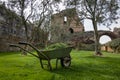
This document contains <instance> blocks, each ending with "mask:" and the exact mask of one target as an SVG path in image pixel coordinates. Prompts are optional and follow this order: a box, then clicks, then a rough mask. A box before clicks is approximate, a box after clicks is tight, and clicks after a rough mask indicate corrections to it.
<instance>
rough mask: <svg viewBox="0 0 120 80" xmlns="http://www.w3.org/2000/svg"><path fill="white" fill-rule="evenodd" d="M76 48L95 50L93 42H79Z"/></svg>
mask: <svg viewBox="0 0 120 80" xmlns="http://www.w3.org/2000/svg"><path fill="white" fill-rule="evenodd" d="M76 48H77V49H78V50H88V51H94V50H95V44H94V43H93V44H83V43H79V44H78V45H77V47H76Z"/></svg>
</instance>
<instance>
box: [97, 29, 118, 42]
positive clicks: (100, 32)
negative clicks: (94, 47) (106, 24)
mask: <svg viewBox="0 0 120 80" xmlns="http://www.w3.org/2000/svg"><path fill="white" fill-rule="evenodd" d="M98 34H99V39H100V37H101V36H103V35H107V36H109V37H110V38H111V40H113V39H116V38H117V35H116V34H114V33H113V32H111V31H99V32H98Z"/></svg>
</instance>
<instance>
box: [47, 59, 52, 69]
mask: <svg viewBox="0 0 120 80" xmlns="http://www.w3.org/2000/svg"><path fill="white" fill-rule="evenodd" d="M48 67H49V68H50V70H52V66H51V63H50V60H48Z"/></svg>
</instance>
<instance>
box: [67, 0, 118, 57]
mask: <svg viewBox="0 0 120 80" xmlns="http://www.w3.org/2000/svg"><path fill="white" fill-rule="evenodd" d="M119 3H120V1H119V0H70V1H67V6H68V7H75V8H76V10H77V11H78V14H79V16H80V18H81V20H84V19H90V20H91V21H92V24H93V28H94V39H95V54H97V55H102V53H101V51H100V44H99V35H98V24H104V25H106V26H109V25H110V24H111V23H113V22H115V21H116V20H117V19H118V18H119V15H118V12H117V11H118V10H119Z"/></svg>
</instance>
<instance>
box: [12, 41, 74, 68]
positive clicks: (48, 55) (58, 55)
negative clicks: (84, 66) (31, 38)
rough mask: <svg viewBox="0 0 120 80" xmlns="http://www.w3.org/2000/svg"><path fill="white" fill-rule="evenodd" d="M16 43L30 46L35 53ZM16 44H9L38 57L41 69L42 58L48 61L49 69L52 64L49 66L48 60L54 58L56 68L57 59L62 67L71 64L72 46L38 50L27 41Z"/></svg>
mask: <svg viewBox="0 0 120 80" xmlns="http://www.w3.org/2000/svg"><path fill="white" fill-rule="evenodd" d="M18 44H21V45H28V46H30V47H31V48H33V49H34V50H35V51H36V52H37V54H34V53H32V52H31V51H29V50H26V49H24V48H22V47H21V46H20V45H18ZM18 44H11V45H10V46H12V47H18V48H20V49H22V50H24V51H26V52H28V53H29V54H31V55H33V56H34V57H36V58H38V59H39V60H40V65H41V67H42V68H43V69H44V65H43V62H42V61H43V60H46V61H47V62H48V64H47V65H48V68H49V69H50V70H52V66H51V62H50V61H51V60H52V59H56V68H57V65H58V60H60V63H61V66H62V67H65V68H67V67H69V66H70V65H71V56H70V52H71V50H72V47H66V48H60V49H55V50H39V49H38V48H36V47H35V46H33V45H32V44H30V43H27V42H19V43H18Z"/></svg>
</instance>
